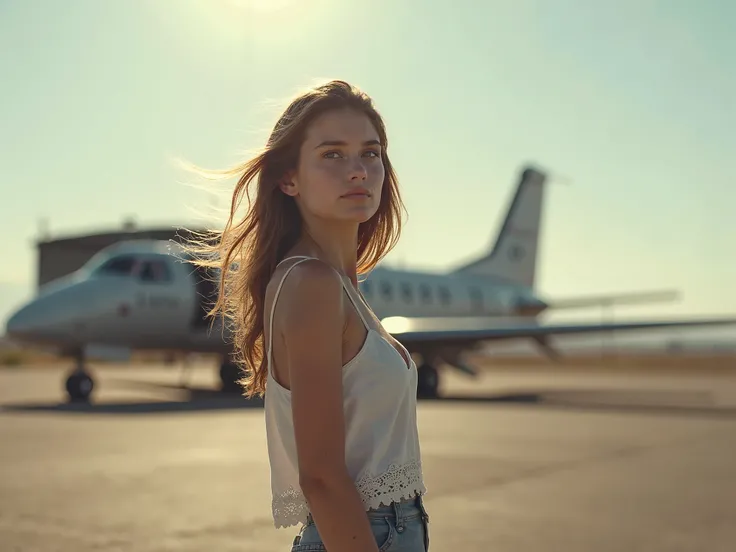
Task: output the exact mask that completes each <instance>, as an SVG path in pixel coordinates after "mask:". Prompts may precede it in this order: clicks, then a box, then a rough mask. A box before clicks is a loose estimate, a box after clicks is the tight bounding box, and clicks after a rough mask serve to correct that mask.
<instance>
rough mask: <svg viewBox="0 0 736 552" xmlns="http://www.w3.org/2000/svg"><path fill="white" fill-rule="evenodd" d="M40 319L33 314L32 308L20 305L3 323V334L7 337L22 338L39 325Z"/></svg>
mask: <svg viewBox="0 0 736 552" xmlns="http://www.w3.org/2000/svg"><path fill="white" fill-rule="evenodd" d="M40 323H41V320H40V319H38V317H37V316H35V315H34V313H33V309H30V308H29V307H27V306H26V307H21V308H20V309H18V310H17V311H16V312H15V313H13V314H12V315H11V316H10V318H8V321H7V322H6V324H5V334H6V335H7V336H8V337H14V338H22V337H23V336H26V335H31V334H33V333H34V330H35V329H36V328H38V327H39V325H40Z"/></svg>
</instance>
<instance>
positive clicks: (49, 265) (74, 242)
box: [36, 226, 202, 287]
mask: <svg viewBox="0 0 736 552" xmlns="http://www.w3.org/2000/svg"><path fill="white" fill-rule="evenodd" d="M194 230H195V231H202V229H200V228H195V229H194ZM190 235H191V234H190V231H188V230H185V229H183V228H178V227H173V226H171V227H159V228H147V229H135V228H133V227H125V228H122V229H119V230H110V231H104V232H100V233H95V234H83V235H76V236H63V237H55V238H52V239H45V240H39V241H37V242H36V248H37V251H38V253H37V255H38V257H37V258H38V270H37V274H36V284H37V286H38V287H40V286H42V285H44V284H46V283H48V282H50V281H51V280H55V279H57V278H60V277H61V276H66V275H67V274H69V273H71V272H74V271H75V270H77V269H78V268H80V267H81V266H82V265H84V263H86V262H87V261H88V260H89V259H90V258H91V257H92V256H93V255H94V254H95V253H97V252H98V251H100V250H101V249H103V248H105V247H107V246H109V245H112V244H114V243H116V242H119V241H123V240H134V239H155V240H177V241H178V240H179V239H181V238H188V237H190Z"/></svg>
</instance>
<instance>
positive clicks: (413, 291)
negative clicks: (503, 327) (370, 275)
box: [360, 280, 483, 308]
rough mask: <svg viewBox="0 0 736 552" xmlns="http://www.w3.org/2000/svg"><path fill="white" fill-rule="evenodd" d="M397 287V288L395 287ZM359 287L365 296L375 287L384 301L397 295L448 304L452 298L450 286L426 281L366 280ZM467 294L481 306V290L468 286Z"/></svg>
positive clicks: (472, 301) (407, 298) (476, 304)
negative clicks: (413, 283)
mask: <svg viewBox="0 0 736 552" xmlns="http://www.w3.org/2000/svg"><path fill="white" fill-rule="evenodd" d="M397 287H398V289H396V288H397ZM360 288H361V291H362V292H363V295H365V296H366V297H372V296H373V294H374V288H376V289H375V291H376V292H377V293H378V294H380V297H382V298H383V299H384V300H386V301H392V300H394V299H395V298H396V296H397V295H398V296H399V297H400V298H401V299H402V300H403V301H404V302H405V303H413V302H414V301H415V299H416V300H417V301H419V302H421V303H424V304H432V303H433V302H434V301H435V300H436V301H437V303H438V304H440V305H449V304H451V303H452V300H453V296H452V293H451V292H450V288H449V287H447V286H445V285H439V286H437V287H436V288H433V287H432V286H430V285H429V284H426V283H421V284H419V285H412V284H411V283H409V282H401V283H399V284H398V286H396V285H393V284H392V283H391V282H387V281H386V280H379V281H377V282H374V281H368V280H366V281H364V282H362V283H361V285H360ZM468 294H469V296H470V300H471V303H472V304H473V306H475V307H476V308H482V306H483V292H482V291H481V290H480V289H479V288H477V287H472V286H471V287H469V288H468Z"/></svg>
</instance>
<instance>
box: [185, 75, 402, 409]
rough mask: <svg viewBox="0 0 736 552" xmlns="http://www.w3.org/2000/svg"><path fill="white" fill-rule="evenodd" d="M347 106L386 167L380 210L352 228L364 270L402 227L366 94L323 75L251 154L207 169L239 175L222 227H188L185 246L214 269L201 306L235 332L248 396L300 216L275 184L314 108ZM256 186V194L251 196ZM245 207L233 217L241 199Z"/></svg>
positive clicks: (262, 373)
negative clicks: (277, 273) (278, 276)
mask: <svg viewBox="0 0 736 552" xmlns="http://www.w3.org/2000/svg"><path fill="white" fill-rule="evenodd" d="M342 108H351V109H355V110H357V111H360V112H362V113H364V114H365V115H367V116H368V118H369V119H370V121H371V122H372V123H373V126H374V127H375V129H376V131H377V133H378V135H379V139H380V141H381V145H382V147H383V150H384V151H383V152H382V156H381V158H382V161H383V166H384V169H385V177H384V182H383V189H382V192H381V200H380V204H379V208H378V211H377V212H376V214H375V215H374V216H373V217H371V219H370V220H368V221H366V222H364V223H362V224H361V225H360V227H359V230H358V251H357V254H358V255H357V258H358V267H357V268H358V274H365V273H366V272H368V271H370V270H371V269H372V268H373V267H375V266H376V264H378V262H379V261H380V260H381V259H382V258H383V257H385V256H386V254H387V253H388V252H389V251H391V249H392V248H393V247H394V246H395V245H396V243H397V241H398V238H399V235H400V233H401V224H402V219H401V215H402V213H403V211H404V205H403V203H402V200H401V196H400V193H399V188H398V180H397V177H396V174H395V172H394V169H393V167H392V165H391V162H390V160H389V157H388V153H387V152H386V148H387V146H388V140H387V136H386V128H385V125H384V122H383V119H382V117H381V116H380V114H379V113H378V111H377V110H376V108H375V107H374V105H373V101H372V100H371V98H370V97H369V96H368V95H366V94H365V93H364V92H362V91H361V90H359V89H358V88H357V87H355V86H352V85H350V84H348V83H346V82H344V81H340V80H335V81H330V82H327V83H325V84H323V85H321V86H318V87H316V88H314V89H311V90H308V91H306V92H304V93H303V94H301V95H299V96H297V97H296V98H294V99H293V100H292V102H291V103H290V104H289V106H288V107H287V108H286V110H285V111H284V113H283V114H282V115H281V117H280V118H279V120H278V122H277V123H276V125H275V127H274V129H273V131H272V132H271V135H270V137H269V138H268V140H267V143H266V146H265V148H264V149H263V150H262V151H261V152H260V153H258V154H257V155H255V156H254V157H253V158H252V159H250V160H248V161H246V162H244V163H242V164H240V165H237V166H235V167H233V168H231V169H225V170H221V171H210V172H211V173H212V174H217V175H219V176H221V177H231V176H238V177H239V178H238V182H237V184H236V186H235V189H234V191H233V195H232V201H231V204H230V215H229V217H228V220H227V222H226V224H225V227H224V229H223V230H221V231H210V232H208V233H204V234H199V237H197V234H192V237H191V238H190V239H189V243H187V244H185V250H186V251H188V252H189V254H190V262H192V263H193V264H195V265H199V266H200V267H202V268H204V269H205V270H211V269H214V270H213V271H212V272H213V273H215V274H216V273H217V272H219V285H218V288H217V295H216V299H215V301H214V306H212V308H211V309H210V310H209V312H208V313H207V315H208V316H210V317H212V318H213V319H215V318H217V317H218V316H222V318H223V323H224V324H225V325H226V326H227V327H229V328H230V332H231V337H232V339H233V349H234V355H233V360H234V361H235V362H237V363H238V365H239V366H240V369H241V371H242V372H243V376H242V377H241V379H239V381H238V383H239V384H240V385H241V386H242V387H243V389H244V393H243V394H244V395H245V396H246V397H249V398H250V397H253V396H263V394H264V393H265V389H266V376H267V371H266V370H267V368H266V366H265V358H264V357H265V355H264V324H263V319H264V311H265V305H264V302H265V294H266V287H267V285H268V283H269V281H270V279H271V276H272V274H273V272H274V270H275V268H276V265H277V264H278V263H279V261H280V260H281V259H282V258H283V257H284V255H285V254H286V253H287V252H288V251H289V249H291V248H292V247H293V246H294V245H295V244H296V242H297V240H298V239H299V238H300V236H301V231H302V220H301V215H300V213H299V211H298V209H297V205H296V203H295V201H294V198H292V197H290V196H288V195H286V194H285V193H283V192H282V191H281V189H280V188H279V182H280V181H281V180H282V179H283V177H284V176H285V175H286V173H287V172H288V171H290V170H292V169H295V168H296V166H297V163H298V160H299V151H300V148H301V145H302V143H303V141H304V139H305V135H306V131H307V128H308V127H309V125H310V123H311V122H312V121H313V120H314V119H315V118H316V117H318V116H319V115H321V114H323V113H325V112H327V111H330V110H333V109H342ZM253 185H255V199H254V200H251V194H252V190H251V188H252V187H253ZM244 197H245V198H246V199H247V202H248V206H247V211H246V214H245V216H244V217H243V218H242V220H236V212H237V211H238V209H239V207H240V204H241V202H242V200H243V198H244Z"/></svg>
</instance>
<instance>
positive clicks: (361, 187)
mask: <svg viewBox="0 0 736 552" xmlns="http://www.w3.org/2000/svg"><path fill="white" fill-rule="evenodd" d="M381 154H382V147H381V144H380V141H379V137H378V132H377V131H376V129H375V128H374V126H373V124H372V123H371V121H370V119H369V118H368V117H367V116H366V115H365V114H363V113H361V112H359V111H355V110H352V109H340V110H334V111H329V112H327V113H324V114H322V115H320V116H319V117H317V118H316V119H315V120H314V121H313V122H312V124H311V125H310V126H309V128H308V129H307V133H306V137H305V140H304V143H303V144H302V146H301V148H300V151H299V163H298V165H297V168H296V170H295V171H293V172H292V173H291V174H290V175H289V176H290V178H288V179H287V182H286V184H285V185H283V186H282V189H283V191H284V192H285V193H287V194H289V195H291V196H293V197H294V198H295V199H296V201H297V203H298V204H299V205H300V207H301V209H302V211H303V212H304V211H306V213H309V214H310V215H311V216H314V217H317V218H321V219H329V220H331V221H340V222H355V223H358V224H359V223H362V222H365V221H367V220H369V219H370V218H371V217H372V216H373V215H374V214H375V213H376V211H377V210H378V207H379V205H380V201H381V190H382V188H383V180H384V176H385V171H384V167H383V161H382V159H381Z"/></svg>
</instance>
